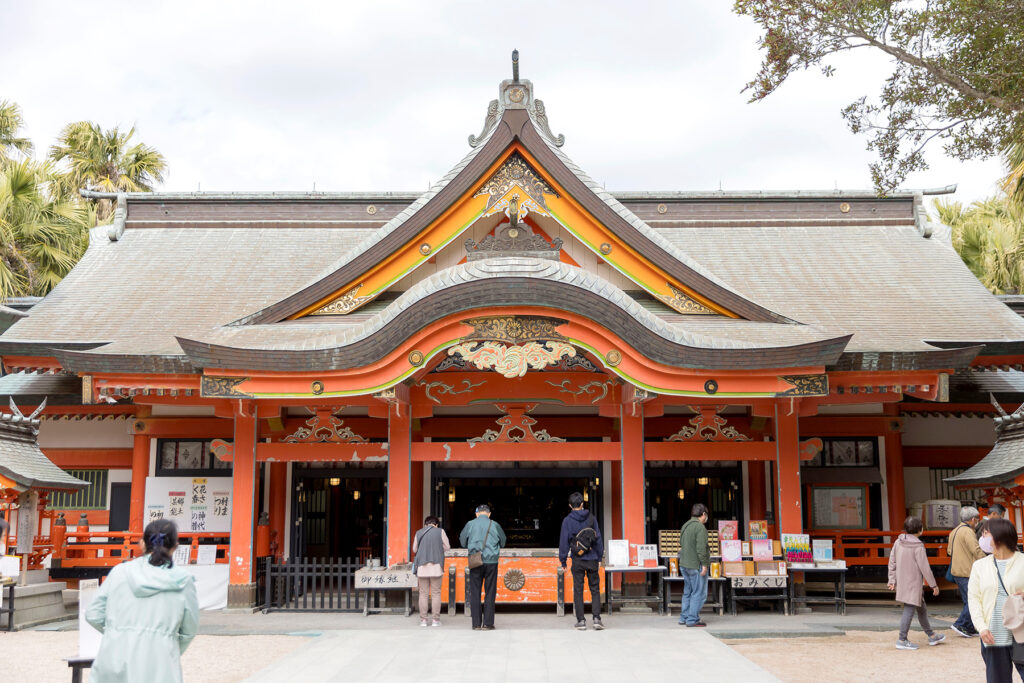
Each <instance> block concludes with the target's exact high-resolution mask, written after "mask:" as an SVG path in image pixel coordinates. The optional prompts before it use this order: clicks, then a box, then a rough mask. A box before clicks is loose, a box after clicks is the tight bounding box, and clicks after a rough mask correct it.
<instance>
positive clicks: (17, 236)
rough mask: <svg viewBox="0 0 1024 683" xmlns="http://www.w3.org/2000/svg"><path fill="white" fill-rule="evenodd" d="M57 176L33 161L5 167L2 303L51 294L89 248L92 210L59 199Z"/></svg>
mask: <svg viewBox="0 0 1024 683" xmlns="http://www.w3.org/2000/svg"><path fill="white" fill-rule="evenodd" d="M52 174H53V168H52V167H51V166H50V165H49V164H45V163H38V162H36V161H33V160H32V159H30V158H25V159H22V160H14V161H8V162H7V163H5V164H4V165H3V166H2V167H0V301H3V300H6V299H7V298H9V297H12V296H25V295H35V296H42V295H44V294H46V293H47V292H49V291H50V290H51V289H53V288H54V287H55V286H56V285H57V283H58V282H60V281H61V279H62V278H63V277H64V276H65V275H67V274H68V271H70V270H71V268H72V267H73V266H74V265H75V263H77V262H78V259H80V258H81V257H82V254H84V253H85V249H86V247H87V246H88V238H89V210H88V208H87V207H86V206H84V205H83V203H81V202H69V201H66V200H64V199H61V198H58V197H56V196H55V195H54V194H53V193H52V192H51V188H52V185H53V183H52Z"/></svg>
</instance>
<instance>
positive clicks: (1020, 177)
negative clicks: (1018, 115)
mask: <svg viewBox="0 0 1024 683" xmlns="http://www.w3.org/2000/svg"><path fill="white" fill-rule="evenodd" d="M1003 157H1004V158H1005V159H1006V168H1007V173H1006V177H1005V178H1003V191H1004V192H1006V194H1007V195H1008V196H1009V198H1010V201H1011V202H1013V203H1014V204H1016V205H1017V206H1018V207H1019V208H1020V209H1024V142H1018V143H1016V144H1013V145H1010V146H1009V147H1008V148H1007V150H1006V152H1004V153H1003Z"/></svg>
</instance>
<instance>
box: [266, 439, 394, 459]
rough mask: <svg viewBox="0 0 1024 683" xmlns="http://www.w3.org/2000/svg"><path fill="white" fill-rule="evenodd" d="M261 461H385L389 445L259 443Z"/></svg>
mask: <svg viewBox="0 0 1024 683" xmlns="http://www.w3.org/2000/svg"><path fill="white" fill-rule="evenodd" d="M256 459H257V460H258V461H259V462H331V461H336V462H384V461H387V459H388V445H387V443H385V442H379V443H258V444H256Z"/></svg>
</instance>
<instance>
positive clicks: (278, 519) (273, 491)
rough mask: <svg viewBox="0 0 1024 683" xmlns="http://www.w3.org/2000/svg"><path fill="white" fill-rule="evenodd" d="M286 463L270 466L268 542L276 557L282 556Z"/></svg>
mask: <svg viewBox="0 0 1024 683" xmlns="http://www.w3.org/2000/svg"><path fill="white" fill-rule="evenodd" d="M287 478H288V463H284V462H274V463H271V464H270V510H269V511H270V542H271V544H274V543H275V542H276V544H277V545H276V546H274V554H275V555H277V557H281V556H282V555H284V534H285V516H286V514H287V513H286V512H285V510H286V508H285V499H286V498H287V497H288V481H287Z"/></svg>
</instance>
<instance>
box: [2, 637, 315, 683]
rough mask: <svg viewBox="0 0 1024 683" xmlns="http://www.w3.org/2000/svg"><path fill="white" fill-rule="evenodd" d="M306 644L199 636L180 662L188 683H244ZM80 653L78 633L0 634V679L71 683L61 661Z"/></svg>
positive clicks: (296, 639) (304, 641)
mask: <svg viewBox="0 0 1024 683" xmlns="http://www.w3.org/2000/svg"><path fill="white" fill-rule="evenodd" d="M228 641H230V642H228ZM308 642H309V639H308V638H303V637H301V636H204V635H200V636H198V637H196V639H195V640H194V641H192V645H191V646H189V649H188V650H187V651H186V652H185V655H184V656H183V657H182V658H181V667H182V672H183V674H184V678H185V680H186V681H188V682H189V683H192V682H193V681H218V682H219V681H241V680H243V679H244V678H246V677H248V676H251V675H252V674H254V673H256V672H257V671H259V670H260V669H262V668H264V667H265V666H267V665H269V664H271V663H273V662H275V661H277V660H278V659H279V658H281V657H283V656H285V655H286V654H288V653H289V652H291V651H292V650H294V649H296V648H298V647H301V646H302V645H305V644H307V643H308ZM77 650H78V632H77V631H17V632H15V633H0V653H3V654H2V660H3V671H2V673H0V680H4V681H38V682H40V683H42V682H46V683H49V682H50V681H59V682H60V683H67V681H69V680H71V673H70V671H69V669H68V666H67V663H66V662H64V661H63V659H62V658H63V657H67V656H69V655H71V654H74V653H75V652H76V651H77ZM86 680H89V679H88V678H86Z"/></svg>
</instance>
